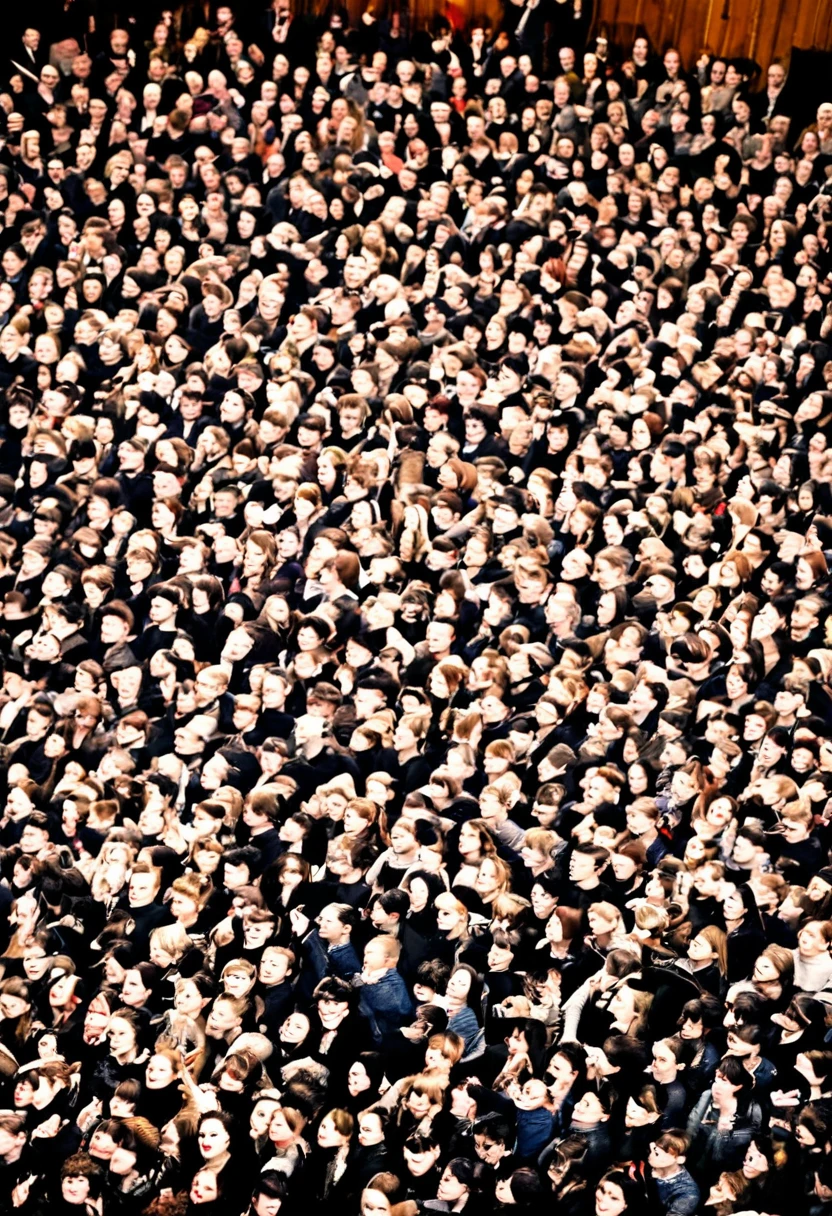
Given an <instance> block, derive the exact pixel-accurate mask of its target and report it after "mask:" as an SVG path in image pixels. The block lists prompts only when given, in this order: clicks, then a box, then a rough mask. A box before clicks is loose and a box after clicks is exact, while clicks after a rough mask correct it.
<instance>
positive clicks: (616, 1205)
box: [595, 1179, 627, 1216]
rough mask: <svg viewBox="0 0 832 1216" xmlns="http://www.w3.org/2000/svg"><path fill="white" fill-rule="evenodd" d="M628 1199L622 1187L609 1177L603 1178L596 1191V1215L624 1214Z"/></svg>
mask: <svg viewBox="0 0 832 1216" xmlns="http://www.w3.org/2000/svg"><path fill="white" fill-rule="evenodd" d="M626 1210H627V1201H626V1199H625V1198H624V1192H623V1191H622V1190H621V1187H620V1186H618V1185H617V1184H616V1183H615V1182H611V1181H610V1180H609V1179H605V1180H603V1181H602V1182H601V1183H599V1185H598V1189H597V1190H596V1192H595V1216H622V1213H623V1212H625V1211H626Z"/></svg>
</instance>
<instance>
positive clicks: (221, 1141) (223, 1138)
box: [197, 1119, 231, 1161]
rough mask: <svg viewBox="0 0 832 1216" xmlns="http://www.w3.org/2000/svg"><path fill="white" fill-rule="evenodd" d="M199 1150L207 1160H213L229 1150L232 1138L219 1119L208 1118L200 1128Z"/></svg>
mask: <svg viewBox="0 0 832 1216" xmlns="http://www.w3.org/2000/svg"><path fill="white" fill-rule="evenodd" d="M197 1142H198V1144H199V1151H200V1153H201V1154H202V1157H203V1159H204V1160H205V1161H212V1160H213V1159H214V1158H215V1157H219V1156H221V1155H222V1153H225V1152H227V1151H228V1146H229V1144H230V1143H231V1139H230V1137H229V1135H228V1132H227V1131H226V1129H225V1127H224V1126H223V1124H222V1123H221V1122H220V1120H219V1119H206V1120H205V1122H204V1123H203V1124H202V1126H201V1127H200V1129H199V1136H198V1139H197Z"/></svg>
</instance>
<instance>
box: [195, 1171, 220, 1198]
mask: <svg viewBox="0 0 832 1216" xmlns="http://www.w3.org/2000/svg"><path fill="white" fill-rule="evenodd" d="M218 1195H219V1184H218V1182H217V1175H216V1174H215V1173H214V1171H213V1170H200V1171H199V1172H198V1173H197V1174H194V1179H193V1182H192V1183H191V1190H190V1194H189V1198H190V1201H191V1203H195V1204H200V1203H213V1202H214V1201H215V1200H216V1199H217V1197H218Z"/></svg>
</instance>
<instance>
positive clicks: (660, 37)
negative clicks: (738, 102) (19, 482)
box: [296, 0, 832, 96]
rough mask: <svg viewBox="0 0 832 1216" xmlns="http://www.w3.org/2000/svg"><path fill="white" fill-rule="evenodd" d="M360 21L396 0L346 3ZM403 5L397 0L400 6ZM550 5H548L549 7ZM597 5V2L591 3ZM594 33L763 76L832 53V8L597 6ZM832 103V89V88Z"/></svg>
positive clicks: (812, 1)
mask: <svg viewBox="0 0 832 1216" xmlns="http://www.w3.org/2000/svg"><path fill="white" fill-rule="evenodd" d="M342 2H345V3H346V5H347V8H348V9H349V11H350V15H351V16H352V17H353V19H354V20H358V19H359V18H360V15H361V13H362V12H363V11H364V10H365V8H366V7H367V6H368V5H369V4H372V8H373V9H374V11H375V12H376V13H377V14H381V15H383V14H384V12H385V11H386V9H387V8H388V6H389V4H390V3H391V0H342ZM393 2H396V0H393ZM398 2H399V3H401V6H402V7H403V8H404V7H407V8H408V9H409V10H410V14H411V19H412V22H413V25H414V27H415V28H419V27H421V26H423V25H424V24H425V23H427V22H429V21H430V19H431V17H432V16H433V15H434V14H436V13H440V12H444V11H445V9H446V2H445V0H398ZM505 2H506V0H465V5H466V9H467V11H468V12H469V13H470V16H471V19H472V20H473V19H474V18H475V17H481V16H482V15H483V14H486V13H487V14H488V15H489V17H491V19H492V20H493V21H494V22H495V24H498V23H499V20H500V13H501V11H502V9H503V7H504V4H505ZM296 3H298V4H299V7H300V8H301V9H302V10H307V11H310V10H311V11H316V10H318V9H320V8H321V7H326V3H327V0H296ZM543 3H544V4H545V3H546V0H543ZM585 5H593V0H585ZM593 7H594V9H595V20H594V23H593V33H595V34H598V33H604V34H605V35H606V36H607V37H608V38H609V40H610V42H611V43H614V44H615V45H616V46H617V47H619V48H627V47H629V46H631V45H632V42H633V39H634V38H635V36H636V34H639V33H644V34H647V35H648V37H649V38H650V41H651V42H652V44H653V46H654V47H656V48H657V49H658V50H659V51H663V50H665V49H666V48H667V47H668V46H671V45H673V46H676V47H678V49H679V51H680V52H681V55H682V61H683V63H684V64H685V65H692V64H693V63H695V61H696V59H697V57H698V56H699V54H700V52H701V51H703V50H707V51H708V52H710V53H711V54H716V55H729V56H731V55H733V56H742V57H747V58H750V59H754V60H756V61H757V63H759V64H760V65H761V66H762V68H763V69H765V67H766V66H767V65H768V64H769V63H770V62H771V60H772V59H774V58H780V59H783V60H784V61H786V60H787V59H788V56H789V52H790V51H791V49H792V47H793V46H796V47H800V48H801V49H805V50H808V49H810V48H812V47H814V48H816V49H818V50H832V0H594V5H593ZM830 96H832V81H830Z"/></svg>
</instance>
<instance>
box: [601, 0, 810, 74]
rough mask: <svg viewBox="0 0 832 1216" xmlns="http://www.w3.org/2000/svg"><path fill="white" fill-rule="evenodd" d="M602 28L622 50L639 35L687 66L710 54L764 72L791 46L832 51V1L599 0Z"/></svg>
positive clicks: (784, 56)
mask: <svg viewBox="0 0 832 1216" xmlns="http://www.w3.org/2000/svg"><path fill="white" fill-rule="evenodd" d="M602 27H603V30H604V32H605V33H606V34H607V36H608V37H609V39H610V41H611V42H614V43H615V44H616V45H618V46H622V47H626V46H628V45H630V44H631V43H632V40H633V38H634V37H635V36H636V34H637V33H645V34H647V35H648V37H649V38H650V40H651V42H652V44H653V45H654V46H655V47H657V48H658V49H659V50H663V49H665V48H666V47H667V46H670V45H674V46H676V47H678V49H679V51H680V52H681V55H682V62H683V63H685V64H686V65H688V64H693V63H694V62H695V60H696V58H697V56H698V55H699V53H700V52H701V51H702V50H707V51H709V52H711V53H713V54H717V55H736V56H743V57H748V58H750V59H755V60H756V61H757V63H759V64H761V65H762V67H763V68H765V67H766V65H767V64H768V63H770V62H771V60H772V59H774V58H781V59H784V60H786V59H787V58H788V55H789V52H790V51H791V48H792V47H793V46H796V47H800V48H801V49H806V50H808V49H809V48H812V47H814V48H816V49H819V50H829V49H832V0H669V2H668V0H598V8H597V10H596V23H595V32H596V33H597V32H599V30H600V29H601V28H602ZM830 95H832V83H831V84H830Z"/></svg>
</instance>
